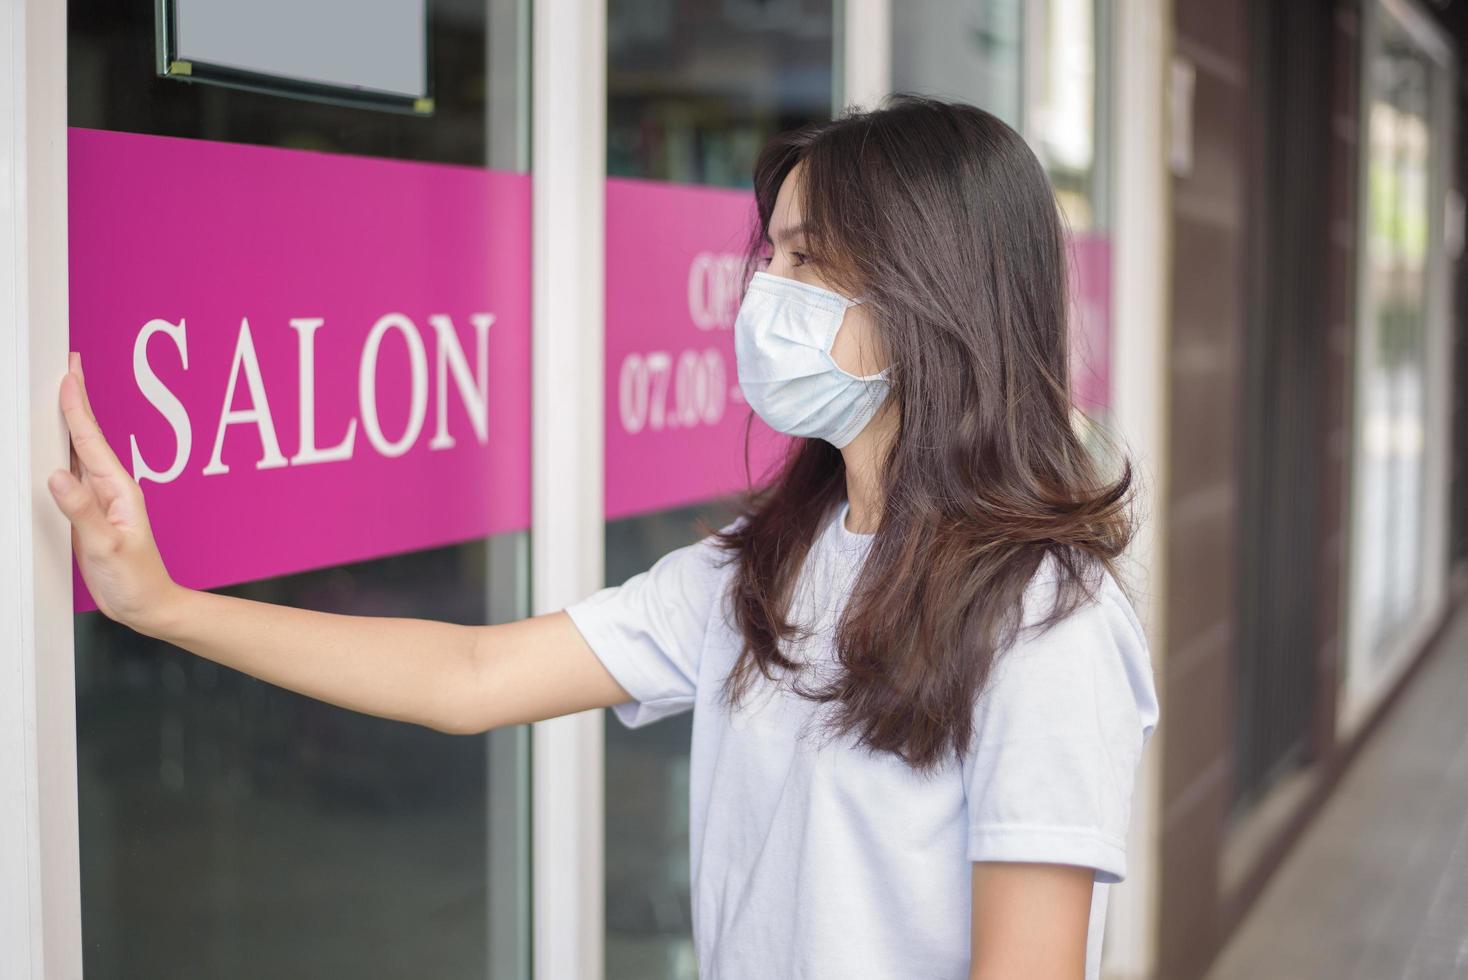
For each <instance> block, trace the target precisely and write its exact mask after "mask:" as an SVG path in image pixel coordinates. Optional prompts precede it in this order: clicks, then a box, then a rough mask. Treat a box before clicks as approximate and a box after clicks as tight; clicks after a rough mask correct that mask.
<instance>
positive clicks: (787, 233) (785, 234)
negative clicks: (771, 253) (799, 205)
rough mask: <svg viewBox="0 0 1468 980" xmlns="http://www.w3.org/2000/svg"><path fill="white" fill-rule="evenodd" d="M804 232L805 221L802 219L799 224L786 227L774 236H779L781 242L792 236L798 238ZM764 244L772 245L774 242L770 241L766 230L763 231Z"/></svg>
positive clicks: (788, 239)
mask: <svg viewBox="0 0 1468 980" xmlns="http://www.w3.org/2000/svg"><path fill="white" fill-rule="evenodd" d="M804 234H805V222H804V221H802V222H801V223H800V224H798V225H796V226H795V227H793V228H787V229H785V230H784V231H782V232H780V233H779V234H778V235H777V236H775V237H777V238H779V239H780V241H782V242H788V241H790V239H792V238H799V237H801V236H802V235H804ZM765 244H766V245H773V244H775V243H774V242H772V241H770V233H769V232H768V231H766V232H765Z"/></svg>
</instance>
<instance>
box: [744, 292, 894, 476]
mask: <svg viewBox="0 0 1468 980" xmlns="http://www.w3.org/2000/svg"><path fill="white" fill-rule="evenodd" d="M862 301H863V300H862V298H861V297H858V298H857V299H847V298H846V297H845V296H842V295H841V294H839V293H835V292H832V291H831V290H829V289H825V288H823V287H821V286H813V285H810V284H809V283H803V282H797V281H795V280H794V279H787V278H785V277H783V276H776V275H771V274H770V273H767V272H756V273H755V274H754V277H753V278H752V279H751V280H750V283H749V288H748V290H746V292H745V294H744V299H743V300H742V301H741V302H740V304H739V315H738V316H737V317H736V318H735V321H734V352H735V357H736V360H737V365H738V371H739V387H740V389H741V390H742V391H743V392H744V399H745V401H747V402H749V405H750V407H751V408H753V409H754V410H755V412H756V413H757V414H758V415H759V417H760V418H762V419H764V420H765V424H767V425H768V426H769V427H770V428H772V429H774V430H776V431H777V432H783V433H785V434H786V435H791V436H803V437H805V438H810V439H824V440H826V441H827V442H829V443H830V444H831V445H833V446H835V447H837V448H838V449H839V448H841V447H843V446H845V445H846V444H847V443H849V442H850V441H851V440H852V439H854V438H856V434H857V433H858V432H860V431H861V430H862V429H863V428H864V427H865V426H866V424H867V423H868V422H870V421H871V419H872V416H873V415H875V414H876V412H877V409H878V408H880V407H881V405H882V402H883V401H884V400H885V399H886V397H887V394H888V391H889V389H890V387H891V385H890V383H889V382H888V380H887V369H885V368H884V369H883V370H882V371H879V372H878V373H876V374H868V375H855V374H851V373H850V372H848V371H845V370H843V369H842V368H841V367H840V366H838V365H837V364H836V361H835V360H834V359H833V358H832V357H831V347H832V345H834V344H835V342H836V332H837V331H838V330H840V329H841V320H842V318H843V317H844V316H845V315H846V309H847V307H850V306H855V305H856V304H858V303H860V302H862Z"/></svg>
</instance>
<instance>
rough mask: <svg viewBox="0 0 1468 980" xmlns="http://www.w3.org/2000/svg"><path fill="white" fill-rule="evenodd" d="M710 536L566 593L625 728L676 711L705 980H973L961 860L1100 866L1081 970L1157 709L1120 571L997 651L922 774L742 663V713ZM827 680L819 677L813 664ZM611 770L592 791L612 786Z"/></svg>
mask: <svg viewBox="0 0 1468 980" xmlns="http://www.w3.org/2000/svg"><path fill="white" fill-rule="evenodd" d="M846 511H847V505H846V504H844V503H843V504H842V505H841V506H839V507H837V508H834V509H833V513H832V515H831V517H829V518H828V519H827V521H826V522H825V524H824V525H823V527H822V529H821V532H820V534H819V537H818V539H817V541H816V543H815V544H814V546H813V547H812V549H811V552H810V555H809V558H808V559H807V561H806V564H805V566H804V568H803V569H802V572H801V575H800V579H799V582H798V584H797V588H796V594H795V597H794V600H793V604H792V610H791V611H792V616H793V617H794V620H795V622H798V623H801V624H803V625H807V626H810V625H814V626H815V635H814V636H813V638H811V639H810V640H808V641H804V642H800V643H797V644H794V645H793V647H792V648H791V649H789V650H787V651H786V653H787V655H788V656H791V657H792V659H795V660H796V661H797V662H805V663H807V664H810V665H811V666H812V667H813V668H814V669H816V670H820V669H821V667H822V665H826V666H829V665H830V664H832V663H833V662H834V653H833V647H832V644H831V631H832V629H833V627H834V625H835V623H836V620H837V617H838V616H839V614H840V610H841V605H842V603H843V601H844V599H845V596H846V595H847V593H848V591H849V589H850V587H851V585H852V584H853V582H854V581H855V576H856V573H857V571H858V570H859V567H860V563H861V560H862V558H863V557H864V556H865V554H866V551H867V549H868V548H869V546H870V543H871V540H872V535H867V534H857V533H855V532H853V531H851V530H849V529H848V528H847V527H846ZM726 558H727V554H726V553H724V552H722V551H719V550H717V549H716V548H715V547H714V546H713V542H712V539H711V538H704V539H703V540H701V541H698V542H696V543H694V544H691V545H688V546H686V547H683V548H679V549H677V550H675V551H672V552H670V553H668V554H667V555H665V556H663V557H662V558H661V559H659V560H658V562H657V563H656V564H654V565H653V567H652V568H650V569H649V570H647V571H645V572H642V573H640V574H638V575H634V576H633V577H632V578H630V579H628V580H627V581H626V582H625V583H623V584H622V585H620V586H612V587H609V588H605V589H602V590H601V591H599V592H596V593H594V594H593V595H591V596H588V597H587V598H585V599H582V600H581V601H579V602H577V603H574V604H572V605H571V606H569V607H568V608H567V610H566V612H567V613H568V614H569V615H570V617H571V619H572V621H573V622H574V623H575V624H576V626H577V628H578V629H579V630H580V631H581V633H582V635H583V636H585V638H586V641H587V642H588V643H589V644H590V645H591V648H592V650H594V651H595V652H596V655H597V656H598V657H599V658H600V659H601V661H602V662H603V663H604V664H605V665H606V667H607V669H608V670H609V671H610V672H611V673H612V676H614V677H615V678H616V679H617V681H618V683H620V684H621V685H622V687H623V688H625V689H626V691H627V693H628V694H630V695H631V696H632V699H633V700H632V701H630V702H628V703H626V704H622V705H618V706H617V707H616V709H615V711H616V713H617V715H618V717H619V718H621V720H622V721H623V722H624V723H625V724H627V725H628V726H630V727H634V728H635V727H638V726H641V725H645V724H648V723H650V722H653V721H657V720H658V719H660V718H666V717H668V716H669V715H673V714H677V713H678V712H682V711H688V710H689V709H692V710H693V744H692V746H691V757H690V794H689V795H690V800H689V806H690V819H689V836H690V842H689V843H690V850H691V854H690V858H691V868H692V882H691V884H692V916H693V941H694V947H695V950H696V953H697V957H698V967H699V975H700V977H701V978H702V980H745V978H750V980H771V978H782V980H794V978H815V977H847V978H850V977H874V978H898V977H923V978H935V980H936V978H949V977H951V978H955V980H957V978H963V977H966V976H967V975H968V966H969V943H970V929H971V919H970V898H971V889H972V877H971V876H972V868H971V865H970V862H972V861H985V860H995V861H1042V862H1059V863H1064V864H1078V865H1084V866H1088V867H1091V868H1094V869H1095V884H1094V885H1093V887H1092V900H1091V919H1090V931H1089V934H1088V938H1087V947H1086V978H1087V980H1096V978H1097V977H1098V976H1099V973H1100V958H1101V940H1102V935H1103V930H1104V924H1105V914H1106V900H1107V891H1108V888H1109V886H1110V885H1111V884H1112V883H1115V882H1118V881H1121V880H1122V879H1123V878H1124V877H1125V876H1126V836H1127V824H1128V820H1129V817H1130V813H1131V802H1132V788H1133V783H1134V779H1135V774H1136V769H1137V764H1138V760H1139V759H1140V757H1141V753H1142V748H1143V746H1144V744H1145V743H1146V741H1147V739H1148V738H1149V737H1150V735H1151V734H1152V730H1153V728H1154V727H1155V725H1156V724H1157V720H1158V704H1157V698H1156V692H1155V687H1154V684H1153V675H1152V667H1151V663H1150V658H1149V655H1148V650H1147V643H1146V638H1145V636H1144V634H1143V631H1142V627H1141V625H1140V623H1139V622H1138V621H1137V618H1136V615H1135V614H1134V612H1133V610H1132V608H1131V605H1130V604H1129V603H1128V601H1127V599H1126V597H1125V595H1124V594H1123V593H1122V591H1121V589H1120V587H1119V586H1118V585H1117V583H1116V581H1115V580H1114V579H1112V578H1111V577H1110V576H1109V575H1107V576H1106V578H1105V581H1104V583H1103V588H1102V590H1101V592H1100V595H1099V601H1097V602H1086V603H1085V604H1083V605H1082V606H1081V607H1079V608H1078V609H1077V610H1076V612H1074V613H1072V614H1071V615H1070V616H1069V617H1067V618H1066V619H1064V620H1062V621H1061V622H1060V623H1058V624H1057V625H1055V626H1054V627H1052V628H1051V629H1050V630H1048V631H1047V632H1044V633H1040V634H1033V635H1032V633H1033V631H1030V630H1025V631H1023V632H1022V633H1021V635H1020V637H1019V639H1018V640H1017V641H1016V642H1015V643H1014V644H1013V645H1012V646H1011V647H1010V648H1008V649H1007V650H1005V651H1004V652H1002V653H1001V654H1000V655H999V657H998V658H997V659H996V661H995V665H994V668H993V670H992V673H991V676H990V680H989V683H988V684H987V685H986V687H985V689H984V692H983V693H982V694H981V695H980V696H979V697H978V699H977V700H976V702H975V706H974V719H975V726H974V742H973V746H972V749H971V750H970V752H969V753H968V754H967V756H966V757H965V758H964V760H963V761H962V762H961V763H960V762H959V761H958V760H957V759H956V758H952V757H951V758H950V759H949V760H948V761H947V762H946V763H945V764H943V765H942V766H941V767H940V768H939V769H938V770H937V771H936V772H933V773H930V774H923V773H918V772H916V771H914V770H912V769H911V768H909V767H908V766H907V764H906V763H904V762H903V761H902V760H901V759H899V758H897V757H896V756H894V755H891V754H890V753H883V754H875V753H871V752H868V751H867V750H865V749H862V748H860V747H858V746H856V744H855V741H854V737H846V738H841V739H836V740H832V739H830V738H829V736H827V735H826V734H825V733H823V732H822V731H821V730H820V719H821V718H822V717H823V714H822V712H824V711H829V710H830V709H829V708H828V707H823V706H821V705H818V704H816V703H815V702H813V701H809V700H807V699H805V698H802V697H800V696H799V695H797V694H795V693H793V692H791V691H790V690H789V687H788V682H787V683H775V682H766V681H763V680H762V679H759V678H758V677H757V678H756V679H757V686H756V687H754V688H753V689H751V691H750V693H749V694H748V695H747V696H746V698H745V700H744V702H743V703H742V704H741V705H740V706H739V708H738V709H736V710H734V711H732V712H731V711H730V710H729V709H728V707H727V706H726V704H725V703H724V701H723V697H722V693H723V682H724V678H725V677H726V676H727V675H728V673H729V671H730V669H731V668H732V667H733V666H734V663H735V661H736V659H737V656H738V653H739V650H740V646H741V643H740V636H739V633H738V631H737V630H736V629H735V628H734V626H733V625H732V620H731V617H730V615H729V606H728V602H727V598H726V586H727V585H728V583H729V581H730V578H731V576H732V575H733V574H734V571H735V566H734V564H733V563H732V562H731V563H728V564H724V565H723V566H722V567H721V566H720V563H721V562H722V561H723V560H724V559H726ZM1055 567H1056V566H1055V563H1054V561H1053V559H1051V558H1047V559H1046V560H1045V562H1043V563H1042V564H1041V566H1040V570H1039V571H1038V572H1037V573H1036V575H1035V577H1034V578H1033V579H1032V580H1031V582H1030V584H1029V585H1028V586H1027V589H1026V593H1025V600H1024V606H1025V619H1024V622H1025V624H1029V623H1031V622H1033V621H1034V619H1035V618H1036V617H1038V616H1043V615H1044V613H1045V612H1047V611H1048V609H1049V602H1050V600H1051V599H1052V598H1053V589H1054V570H1055ZM825 676H829V675H825ZM616 791H617V790H616V787H610V788H609V792H613V793H614V792H616Z"/></svg>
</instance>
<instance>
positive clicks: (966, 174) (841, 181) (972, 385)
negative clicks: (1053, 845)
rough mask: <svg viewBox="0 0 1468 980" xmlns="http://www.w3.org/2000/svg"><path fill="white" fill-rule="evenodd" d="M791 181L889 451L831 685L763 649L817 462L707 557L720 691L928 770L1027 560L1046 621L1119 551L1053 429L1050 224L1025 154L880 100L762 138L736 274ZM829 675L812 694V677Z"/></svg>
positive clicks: (1064, 359)
mask: <svg viewBox="0 0 1468 980" xmlns="http://www.w3.org/2000/svg"><path fill="white" fill-rule="evenodd" d="M797 163H802V164H803V165H804V166H803V167H802V170H801V173H800V179H801V186H800V188H799V190H800V200H801V209H802V217H803V219H804V221H805V227H806V242H807V246H808V248H809V251H810V253H811V255H812V256H813V258H814V260H815V262H816V263H817V268H818V269H819V270H820V271H821V274H822V276H823V277H824V278H825V280H826V281H827V282H828V283H830V284H831V288H833V289H837V290H839V291H841V292H843V293H845V294H846V295H848V296H855V295H858V294H860V293H865V294H867V296H868V297H870V299H869V304H870V305H869V307H868V309H870V310H871V311H872V314H873V316H874V319H875V320H876V322H877V327H878V332H879V340H880V342H881V344H882V346H883V347H884V349H885V352H886V353H887V355H888V357H889V359H890V360H889V363H890V367H891V373H890V375H889V377H890V380H891V383H892V386H893V387H892V390H891V395H890V397H889V400H890V401H894V402H895V403H896V411H897V413H898V416H899V417H898V420H897V433H896V437H895V438H894V439H893V440H892V443H891V446H890V448H889V450H888V452H887V454H886V456H885V458H884V459H883V460H882V462H881V466H880V479H881V485H882V488H883V491H884V492H883V501H882V513H881V515H880V522H879V525H878V528H877V531H876V533H875V536H874V538H873V540H872V545H871V549H870V551H869V553H868V557H867V559H866V561H865V564H864V565H863V567H862V569H861V571H860V573H859V575H858V577H857V580H856V583H855V585H854V587H853V591H852V594H851V595H850V597H849V599H848V601H847V603H846V605H845V608H844V611H843V614H842V617H841V621H840V623H839V624H838V626H837V631H836V637H835V642H836V648H837V651H838V653H837V656H838V662H839V663H838V666H839V668H840V669H839V671H838V672H837V673H836V674H835V679H834V680H830V681H829V682H827V683H824V684H822V685H821V686H819V687H815V688H811V687H808V686H806V685H805V684H804V683H802V678H801V676H800V673H801V672H800V665H799V664H797V663H796V662H794V661H792V660H791V659H789V658H787V657H786V656H785V654H784V653H782V652H781V650H780V645H781V643H782V641H787V640H790V639H792V638H794V637H796V636H797V635H798V634H801V633H803V632H804V629H803V627H802V624H798V623H792V622H790V621H789V619H788V615H789V612H790V604H791V600H792V597H793V594H794V585H795V582H796V578H797V575H798V573H799V572H800V569H801V566H802V564H803V563H804V560H805V557H806V555H807V553H808V552H809V550H810V547H811V545H812V543H813V541H814V539H815V537H816V534H817V532H818V530H819V529H820V527H821V525H822V522H823V521H824V520H825V519H827V518H828V517H829V516H830V515H831V514H832V509H833V508H834V507H836V506H839V504H840V503H841V501H842V500H843V499H844V498H845V494H846V481H845V465H844V462H843V459H842V456H841V453H840V451H839V450H837V449H836V448H835V447H833V446H832V445H831V444H830V443H827V442H825V441H823V440H820V439H795V440H793V441H792V448H791V453H790V455H789V457H788V458H787V459H786V460H785V462H784V465H783V468H782V469H781V470H780V471H779V473H778V475H776V476H775V478H774V479H773V481H772V482H770V483H769V484H768V485H767V486H765V487H764V488H763V489H760V490H757V491H754V492H751V493H750V494H748V495H747V496H746V498H745V499H744V501H743V508H742V510H743V513H742V516H743V517H744V518H745V519H744V520H743V521H740V522H737V523H736V524H735V525H734V526H733V527H732V528H731V529H730V530H729V531H728V532H727V533H718V532H714V533H715V534H716V540H717V544H718V545H719V546H720V547H721V548H723V549H725V550H726V551H727V552H728V553H729V556H730V557H729V558H728V559H727V560H728V561H737V563H738V569H737V573H736V574H735V575H734V576H733V579H734V581H733V583H732V585H731V593H730V596H729V599H730V602H731V605H732V614H733V617H734V622H735V623H737V625H738V628H739V630H740V631H741V632H742V634H743V637H744V648H743V652H742V653H741V655H740V657H739V659H738V661H737V663H736V666H735V668H734V669H733V671H732V672H731V673H730V674H729V676H728V678H727V680H726V682H725V689H724V694H725V696H726V697H727V699H728V700H729V701H730V703H731V704H737V703H738V702H739V701H740V699H741V698H742V697H743V696H744V694H745V693H746V692H747V691H748V689H749V687H750V685H751V683H752V681H753V679H754V677H755V675H756V674H758V675H761V676H763V677H764V678H765V679H767V680H773V679H775V677H776V675H777V674H790V675H792V677H793V679H794V682H795V683H794V688H795V689H796V690H797V691H798V692H799V693H800V694H801V695H803V696H804V697H807V698H810V699H812V700H814V701H817V702H821V703H826V704H829V705H832V706H833V710H832V711H831V712H830V715H829V727H830V730H831V731H833V732H834V733H836V734H851V735H855V736H856V738H857V740H858V742H859V743H860V744H862V745H864V746H867V747H868V748H870V749H872V750H877V751H889V752H893V753H896V754H897V755H899V756H900V757H902V758H903V759H904V760H906V761H907V763H908V764H909V765H911V766H913V767H914V768H917V769H923V770H926V769H931V768H933V767H935V766H936V765H937V764H939V763H940V762H941V761H942V760H943V759H944V757H945V756H946V755H947V754H948V753H949V752H950V751H952V752H955V753H957V754H958V755H960V756H961V755H962V754H963V753H965V752H966V751H967V749H968V746H969V742H970V739H971V736H972V730H973V711H974V705H975V700H976V698H978V696H979V695H980V693H981V691H982V689H983V687H984V684H985V682H986V680H987V678H988V676H989V672H990V668H991V666H992V664H993V662H994V658H995V656H996V655H997V654H998V653H999V652H1002V650H1003V649H1004V647H1005V646H1006V645H1007V644H1008V643H1009V642H1010V641H1011V640H1012V639H1013V638H1014V636H1015V635H1016V631H1017V629H1018V627H1019V626H1020V615H1021V605H1020V602H1021V598H1022V596H1023V594H1024V591H1025V587H1026V584H1027V583H1028V582H1029V581H1030V579H1031V577H1032V576H1033V575H1034V573H1035V572H1036V571H1037V570H1038V569H1039V567H1040V564H1041V562H1042V561H1043V559H1044V558H1045V557H1046V556H1047V555H1053V556H1054V557H1055V560H1056V568H1057V571H1058V574H1059V579H1058V581H1059V588H1058V590H1057V592H1056V596H1057V601H1056V603H1055V605H1054V606H1053V607H1052V608H1051V609H1050V612H1049V614H1048V615H1047V616H1045V617H1043V619H1041V620H1040V621H1038V622H1037V626H1038V627H1039V628H1041V629H1043V628H1045V627H1048V626H1049V625H1053V624H1054V623H1055V622H1057V621H1059V620H1060V619H1062V618H1064V617H1065V616H1066V615H1068V614H1069V612H1070V611H1071V610H1073V609H1074V608H1075V606H1076V605H1077V604H1078V603H1079V602H1080V600H1081V598H1082V596H1083V595H1084V596H1086V597H1090V598H1094V597H1095V594H1096V589H1098V588H1099V577H1098V576H1096V575H1093V574H1090V573H1093V572H1095V571H1096V569H1098V568H1100V567H1105V568H1106V569H1108V570H1110V571H1113V572H1115V571H1116V570H1117V569H1116V565H1115V562H1116V560H1117V559H1118V558H1119V556H1120V555H1121V554H1122V553H1123V551H1124V549H1125V548H1126V545H1127V542H1128V541H1129V539H1130V537H1131V535H1132V533H1133V525H1132V520H1131V518H1130V517H1129V515H1128V513H1127V509H1128V505H1129V503H1130V496H1131V494H1130V490H1131V487H1132V467H1131V464H1130V462H1129V461H1126V460H1124V459H1123V464H1124V466H1123V472H1122V473H1121V475H1120V476H1119V478H1118V479H1116V480H1115V481H1111V482H1108V481H1106V480H1104V479H1103V478H1102V477H1101V475H1100V473H1099V467H1098V466H1097V464H1096V462H1095V460H1094V459H1093V457H1092V455H1091V454H1090V452H1088V450H1087V449H1086V447H1085V446H1084V445H1083V444H1082V442H1081V440H1080V438H1079V436H1078V434H1077V430H1076V428H1074V427H1073V426H1074V423H1073V419H1072V412H1073V411H1076V410H1075V409H1074V407H1073V405H1072V401H1071V393H1070V383H1069V368H1068V360H1069V354H1068V343H1067V325H1066V321H1067V316H1066V313H1067V306H1068V295H1069V293H1068V288H1069V287H1068V279H1067V264H1066V242H1065V233H1064V227H1063V224H1062V220H1061V216H1060V213H1059V208H1058V205H1057V202H1056V199H1055V195H1054V192H1053V189H1052V188H1051V185H1050V182H1049V179H1048V178H1047V176H1046V174H1045V171H1044V168H1043V167H1042V166H1041V164H1040V162H1039V161H1038V160H1037V159H1036V158H1035V155H1034V154H1033V153H1032V152H1031V150H1030V149H1029V147H1028V146H1027V145H1026V144H1025V142H1024V140H1023V139H1022V138H1021V137H1020V136H1019V135H1018V134H1017V133H1016V132H1015V131H1014V130H1013V129H1011V128H1010V127H1009V126H1007V125H1005V124H1004V123H1003V122H1002V121H1000V120H999V119H998V118H996V117H995V116H993V115H991V114H989V113H987V112H984V111H983V110H981V109H978V108H976V107H974V106H971V105H966V104H963V103H958V102H950V101H945V100H940V99H935V98H929V97H926V96H917V95H910V94H897V95H893V96H888V97H887V98H886V99H884V100H883V102H882V104H881V105H880V106H879V107H878V108H876V109H873V110H871V111H865V112H862V111H856V110H854V109H853V110H848V112H847V113H846V114H844V115H843V116H841V117H840V118H838V119H834V120H831V121H829V122H821V123H816V124H812V125H809V126H806V127H804V128H801V129H798V130H795V131H791V132H787V133H783V134H780V135H778V136H776V137H775V138H774V139H772V140H771V141H770V142H769V143H768V144H767V146H766V147H765V149H764V150H763V152H762V153H761V155H760V157H759V160H758V163H757V165H756V169H755V177H754V184H755V198H756V202H757V206H758V227H755V228H754V229H753V230H752V234H751V236H750V242H749V248H748V253H747V264H746V267H745V272H746V276H748V275H749V274H750V272H751V270H752V269H753V268H754V267H755V266H756V264H757V263H758V260H759V257H760V254H761V252H762V250H763V248H764V237H765V234H766V233H767V231H768V230H769V222H770V216H771V213H772V211H773V210H774V204H775V198H776V195H777V193H778V191H779V189H780V186H781V183H782V182H783V181H784V179H785V177H786V176H787V175H788V174H789V173H790V172H791V170H792V168H794V167H795V165H796V164H797ZM827 676H830V675H827Z"/></svg>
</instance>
